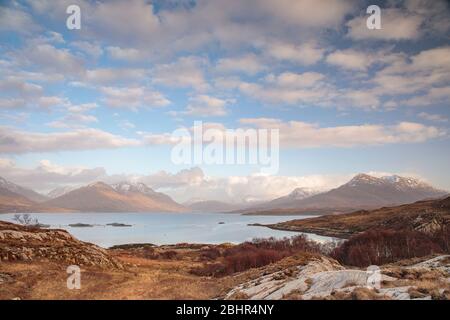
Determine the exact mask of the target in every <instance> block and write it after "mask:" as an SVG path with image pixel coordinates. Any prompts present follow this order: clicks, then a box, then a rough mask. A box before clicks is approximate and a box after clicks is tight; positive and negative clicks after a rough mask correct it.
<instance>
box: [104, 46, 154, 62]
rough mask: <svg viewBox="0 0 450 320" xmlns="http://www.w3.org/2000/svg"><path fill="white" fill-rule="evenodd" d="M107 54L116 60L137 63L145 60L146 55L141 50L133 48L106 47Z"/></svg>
mask: <svg viewBox="0 0 450 320" xmlns="http://www.w3.org/2000/svg"><path fill="white" fill-rule="evenodd" d="M106 51H107V52H108V54H109V55H110V56H111V57H112V58H113V59H116V60H124V61H139V60H142V59H145V57H146V54H145V53H144V52H143V51H142V50H138V49H135V48H121V47H114V46H112V47H108V48H106Z"/></svg>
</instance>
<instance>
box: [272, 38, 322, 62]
mask: <svg viewBox="0 0 450 320" xmlns="http://www.w3.org/2000/svg"><path fill="white" fill-rule="evenodd" d="M266 50H267V53H268V54H269V55H270V56H272V57H273V58H276V59H278V60H286V61H291V62H295V63H298V64H300V65H313V64H315V63H317V62H319V61H320V60H321V59H322V58H323V56H324V53H325V49H323V48H320V47H319V46H318V45H317V44H316V43H314V42H306V43H303V44H301V45H294V44H292V43H281V42H275V41H274V42H269V43H268V44H267V45H266Z"/></svg>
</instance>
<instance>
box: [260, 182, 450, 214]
mask: <svg viewBox="0 0 450 320" xmlns="http://www.w3.org/2000/svg"><path fill="white" fill-rule="evenodd" d="M311 193H312V194H311ZM447 194H448V192H447V191H444V190H438V189H436V188H434V187H432V186H430V185H429V184H427V183H425V182H423V181H420V180H418V179H414V178H409V177H401V176H398V175H393V176H385V177H381V178H377V177H374V176H371V175H368V174H364V173H361V174H358V175H356V176H355V177H353V179H351V180H350V181H349V182H347V183H345V184H343V185H341V186H340V187H338V188H335V189H332V190H330V191H327V192H323V193H318V194H314V191H312V190H307V189H306V190H305V189H301V188H298V189H295V190H294V191H293V192H291V193H290V194H289V195H287V196H285V197H281V198H278V199H275V200H272V201H270V202H268V203H265V204H264V205H261V206H258V207H255V208H252V209H253V212H257V211H267V210H271V211H272V212H274V213H275V214H276V211H277V209H289V210H290V209H296V210H297V209H298V210H299V211H302V212H308V210H311V212H313V211H314V210H315V209H318V210H317V211H320V212H325V211H330V212H344V211H352V210H356V209H371V208H379V207H384V206H391V205H399V204H406V203H412V202H416V201H419V200H424V199H430V198H439V197H443V196H445V195H447Z"/></svg>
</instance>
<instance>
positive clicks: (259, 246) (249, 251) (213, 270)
mask: <svg viewBox="0 0 450 320" xmlns="http://www.w3.org/2000/svg"><path fill="white" fill-rule="evenodd" d="M320 249H321V247H320V245H318V244H316V243H315V242H313V241H310V240H308V239H307V238H306V237H305V236H304V235H299V236H295V237H292V238H284V239H275V238H268V239H253V240H252V241H247V242H244V243H241V244H238V245H236V246H233V247H230V248H227V249H225V250H224V251H223V253H222V254H221V253H220V251H219V250H218V249H215V248H214V249H205V250H203V251H202V252H201V254H200V257H201V259H202V260H217V259H218V258H222V259H221V261H220V262H217V263H214V264H205V265H204V266H203V267H200V268H196V269H193V270H191V272H192V273H194V274H196V275H203V276H225V275H230V274H233V273H236V272H241V271H245V270H248V269H251V268H258V267H262V266H265V265H268V264H270V263H273V262H276V261H279V260H281V259H283V258H285V257H288V256H290V255H293V254H295V253H297V252H300V251H301V252H319V251H320Z"/></svg>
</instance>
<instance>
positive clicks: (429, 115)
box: [418, 112, 448, 122]
mask: <svg viewBox="0 0 450 320" xmlns="http://www.w3.org/2000/svg"><path fill="white" fill-rule="evenodd" d="M418 116H419V117H420V118H422V119H425V120H428V121H435V122H448V118H447V117H445V116H443V115H440V114H432V113H427V112H421V113H419V114H418Z"/></svg>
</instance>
